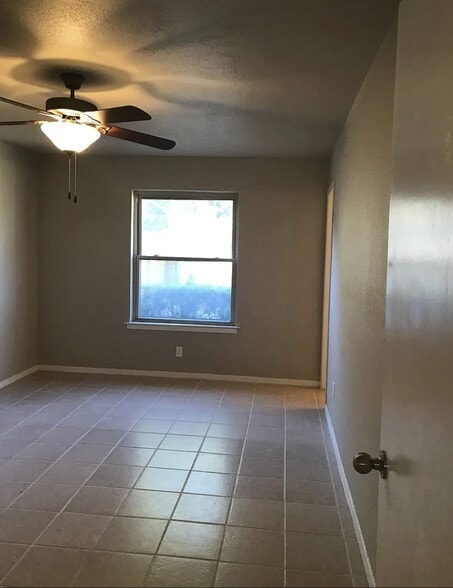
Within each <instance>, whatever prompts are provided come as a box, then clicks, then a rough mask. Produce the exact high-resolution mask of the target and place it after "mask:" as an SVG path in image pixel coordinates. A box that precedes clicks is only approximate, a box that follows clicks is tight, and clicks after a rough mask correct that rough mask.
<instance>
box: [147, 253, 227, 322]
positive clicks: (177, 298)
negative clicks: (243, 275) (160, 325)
mask: <svg viewBox="0 0 453 588" xmlns="http://www.w3.org/2000/svg"><path fill="white" fill-rule="evenodd" d="M139 276H140V278H139V279H140V298H139V310H138V316H139V318H148V319H165V320H168V319H172V320H184V321H187V320H193V321H209V322H212V321H214V322H227V323H228V322H230V321H231V282H232V280H231V277H232V262H224V261H221V262H212V261H154V260H152V261H150V260H141V261H140V271H139Z"/></svg>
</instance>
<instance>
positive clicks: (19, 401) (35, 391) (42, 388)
mask: <svg viewBox="0 0 453 588" xmlns="http://www.w3.org/2000/svg"><path fill="white" fill-rule="evenodd" d="M48 385H49V384H48V383H46V384H43V385H42V386H40V387H39V388H37V389H36V390H34V391H33V392H30V393H29V394H26V395H25V396H24V397H23V398H20V399H19V400H17V401H16V402H13V403H12V404H11V405H8V406H4V407H3V408H2V409H0V416H1V414H2V412H3V411H7V410H8V409H10V408H12V407H13V406H16V404H20V403H21V402H23V401H24V400H27V398H29V397H30V396H33V395H34V394H37V393H38V392H41V391H42V390H45V389H46V388H47V386H48ZM64 394H65V393H64ZM33 414H34V413H33ZM27 418H29V417H27ZM16 424H19V423H16ZM15 426H16V425H13V427H12V428H14V427H15ZM8 431H10V429H7V431H4V432H6V433H7V432H8Z"/></svg>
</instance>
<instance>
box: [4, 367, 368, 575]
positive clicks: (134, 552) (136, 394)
mask: <svg viewBox="0 0 453 588" xmlns="http://www.w3.org/2000/svg"><path fill="white" fill-rule="evenodd" d="M321 403H322V398H321V394H320V392H318V391H316V390H311V389H306V388H305V389H304V388H294V387H284V386H269V385H255V384H244V383H233V382H227V383H225V382H208V381H196V380H190V381H187V380H164V379H151V378H149V379H138V378H120V377H111V376H92V375H91V376H90V375H73V374H70V375H68V374H55V373H48V372H39V373H37V374H34V375H32V376H29V377H28V378H26V379H23V380H20V381H18V382H15V383H14V384H12V385H10V386H9V387H7V388H4V389H2V390H1V392H0V584H1V585H3V586H198V587H200V586H261V587H264V586H274V587H277V586H288V587H291V586H292V587H295V586H365V585H366V580H365V578H364V571H363V566H362V563H361V560H360V555H359V551H358V546H357V541H356V539H355V537H354V530H353V527H352V523H351V518H350V514H349V512H348V509H347V507H346V503H345V498H344V494H343V492H342V489H341V484H340V481H339V478H338V473H337V471H336V469H335V464H334V458H333V453H332V449H331V446H330V443H329V441H328V439H327V433H326V427H325V422H324V415H323V411H322V404H321Z"/></svg>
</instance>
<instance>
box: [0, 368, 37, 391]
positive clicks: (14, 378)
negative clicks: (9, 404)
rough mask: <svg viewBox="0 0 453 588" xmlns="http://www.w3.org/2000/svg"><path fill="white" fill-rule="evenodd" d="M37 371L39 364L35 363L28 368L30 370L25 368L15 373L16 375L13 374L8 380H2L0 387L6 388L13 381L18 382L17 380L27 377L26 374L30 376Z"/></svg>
mask: <svg viewBox="0 0 453 588" xmlns="http://www.w3.org/2000/svg"><path fill="white" fill-rule="evenodd" d="M36 371H38V366H37V365H34V366H32V367H31V368H28V370H24V371H22V372H19V373H18V374H14V376H11V377H10V378H7V379H6V380H2V381H1V382H0V388H4V387H5V386H9V385H10V384H12V383H13V382H17V380H20V379H21V378H25V376H29V375H30V374H33V373H34V372H36Z"/></svg>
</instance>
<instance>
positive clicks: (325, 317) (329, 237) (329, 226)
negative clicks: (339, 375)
mask: <svg viewBox="0 0 453 588" xmlns="http://www.w3.org/2000/svg"><path fill="white" fill-rule="evenodd" d="M333 203H334V184H333V182H332V184H331V185H330V187H329V190H328V192H327V207H326V237H325V250H324V288H323V297H322V299H323V306H322V335H321V388H322V389H323V390H326V388H327V362H328V348H329V310H330V280H331V270H332V245H333Z"/></svg>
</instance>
